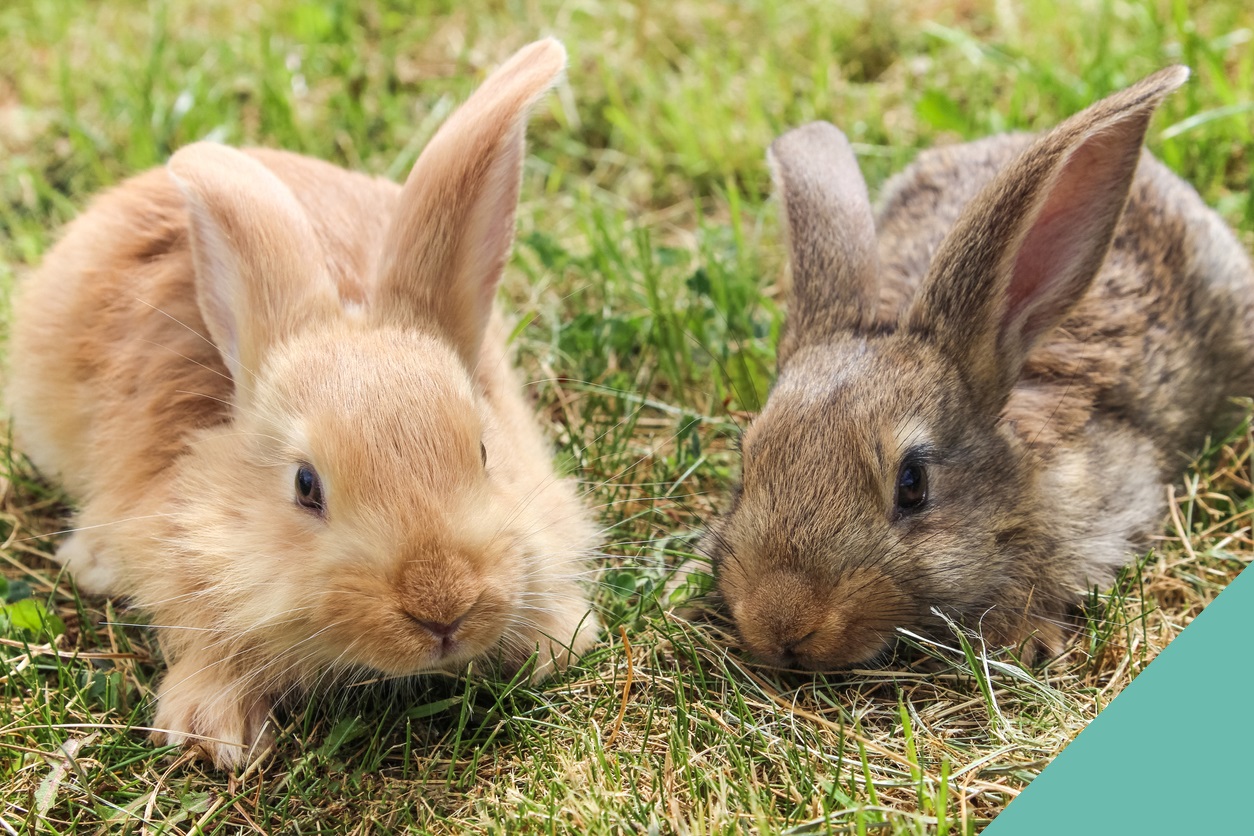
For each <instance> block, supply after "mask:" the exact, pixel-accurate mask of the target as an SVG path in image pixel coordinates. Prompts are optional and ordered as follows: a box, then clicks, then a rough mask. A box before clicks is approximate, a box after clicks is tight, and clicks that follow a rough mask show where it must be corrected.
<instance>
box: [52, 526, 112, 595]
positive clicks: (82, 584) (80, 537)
mask: <svg viewBox="0 0 1254 836" xmlns="http://www.w3.org/2000/svg"><path fill="white" fill-rule="evenodd" d="M55 560H56V561H57V563H60V564H61V565H62V566H64V567H65V568H66V569H67V570H68V571H69V572H70V574H71V575H72V576H73V577H74V583H75V584H76V585H77V586H78V588H79V589H81V590H83V591H85V592H91V593H95V594H98V595H108V594H109V591H110V589H112V587H113V582H114V570H113V566H112V565H111V564H110V561H109V560H108V559H107V558H106V557H105V551H104V549H103V547H102V545H101V543H100V540H99V538H98V537H95V536H93V532H91V531H86V530H82V529H80V530H79V531H76V532H74V533H73V534H71V535H70V536H69V537H67V538H66V539H65V540H63V541H62V542H61V546H60V547H59V548H58V549H57V553H56V556H55Z"/></svg>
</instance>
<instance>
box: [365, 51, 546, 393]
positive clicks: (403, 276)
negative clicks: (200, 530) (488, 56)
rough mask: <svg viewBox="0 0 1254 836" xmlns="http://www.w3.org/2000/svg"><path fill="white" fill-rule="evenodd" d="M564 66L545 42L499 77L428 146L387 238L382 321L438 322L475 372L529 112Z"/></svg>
mask: <svg viewBox="0 0 1254 836" xmlns="http://www.w3.org/2000/svg"><path fill="white" fill-rule="evenodd" d="M565 66H566V50H565V49H564V48H563V47H562V45H561V44H560V43H558V42H557V41H556V40H553V39H548V40H543V41H538V42H536V43H533V44H530V45H529V46H526V47H523V49H521V50H519V51H518V52H517V53H516V54H515V55H514V56H513V57H512V58H510V59H509V61H507V62H506V63H505V64H504V65H503V66H501V67H500V69H498V70H497V71H496V72H495V73H493V74H492V75H491V76H490V77H489V78H488V79H487V81H485V82H484V83H483V85H482V86H481V87H479V89H478V90H476V91H475V92H474V94H473V95H472V96H471V97H470V98H469V99H468V100H467V101H466V103H465V104H463V105H462V106H461V107H460V108H459V109H458V110H457V111H456V112H455V113H454V114H453V115H452V116H451V117H450V118H449V120H448V121H447V122H445V123H444V125H443V126H442V127H441V128H440V130H439V131H438V132H437V133H436V135H435V137H434V138H432V140H431V142H430V143H428V145H427V147H426V148H425V149H423V152H422V154H421V155H420V156H419V158H418V161H417V162H416V163H415V164H414V168H413V171H411V172H410V174H409V178H408V179H407V180H406V181H405V187H404V189H403V190H402V192H401V198H400V202H399V203H398V205H397V209H396V216H395V218H394V219H393V221H392V225H391V228H390V229H389V230H388V234H387V237H386V239H385V244H384V251H383V256H382V259H381V262H380V282H379V289H378V292H377V294H376V297H375V310H376V311H377V315H378V316H381V317H383V318H386V319H389V320H393V321H400V322H402V323H405V324H410V325H416V326H419V327H422V326H435V327H436V328H437V329H438V330H439V331H440V332H441V333H442V334H444V335H445V336H446V337H447V338H448V339H449V341H450V342H451V344H452V346H453V347H454V348H455V349H456V350H457V352H458V354H460V355H461V357H462V360H463V362H464V363H465V364H466V366H467V367H468V368H473V367H474V365H475V363H476V362H477V361H478V356H479V346H480V343H482V341H483V334H484V330H485V329H486V327H487V322H488V317H489V315H490V314H491V311H492V300H493V298H494V297H495V295H496V287H497V284H498V283H499V282H500V279H501V271H502V269H504V266H505V260H506V258H507V257H508V256H509V251H510V247H511V246H512V244H513V240H514V212H515V209H516V208H517V204H518V190H519V186H520V184H521V180H522V163H523V151H524V146H523V139H524V134H525V131H526V126H527V116H528V113H529V111H530V110H531V108H532V106H533V105H534V104H535V103H536V101H537V100H538V99H539V98H540V97H541V96H542V95H544V93H546V92H547V91H548V90H549V88H551V87H552V86H553V85H554V84H555V83H556V82H557V79H558V77H559V76H560V75H561V73H562V70H563V68H564V67H565Z"/></svg>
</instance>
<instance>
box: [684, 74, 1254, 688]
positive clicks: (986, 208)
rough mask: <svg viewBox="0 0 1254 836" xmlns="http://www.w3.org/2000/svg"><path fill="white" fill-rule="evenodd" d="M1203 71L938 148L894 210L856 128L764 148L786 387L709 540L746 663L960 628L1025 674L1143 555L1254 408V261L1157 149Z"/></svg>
mask: <svg viewBox="0 0 1254 836" xmlns="http://www.w3.org/2000/svg"><path fill="white" fill-rule="evenodd" d="M1187 77H1188V70H1187V68H1184V67H1173V68H1169V69H1165V70H1162V71H1160V72H1158V73H1156V74H1154V75H1151V76H1149V77H1148V78H1146V79H1144V80H1142V81H1141V82H1139V83H1137V84H1135V85H1133V86H1132V87H1130V88H1128V89H1126V90H1124V91H1122V92H1119V93H1116V94H1114V95H1112V96H1110V97H1109V98H1106V99H1104V100H1102V101H1100V102H1098V103H1096V104H1094V105H1092V106H1091V107H1089V108H1088V109H1086V110H1084V111H1083V112H1081V113H1079V114H1078V115H1076V116H1073V117H1072V118H1070V119H1068V120H1066V121H1064V122H1063V123H1062V124H1060V125H1059V126H1058V127H1056V128H1055V129H1053V130H1051V131H1049V132H1047V133H1044V134H1043V135H1040V136H1030V135H1000V136H994V137H992V138H986V139H983V140H980V141H976V142H972V143H970V144H962V145H956V146H952V147H941V148H937V149H934V150H930V151H926V152H924V153H922V154H920V155H919V157H918V158H917V159H916V160H915V162H914V163H913V164H911V165H910V166H909V167H908V168H907V169H906V170H904V171H903V172H901V173H900V174H898V175H896V176H895V177H893V178H891V179H890V180H889V181H888V182H887V183H886V184H885V186H884V189H883V193H882V195H881V202H880V206H879V208H878V211H877V212H876V213H874V214H873V212H872V209H871V206H870V203H869V200H868V197H867V189H866V185H865V183H864V181H863V179H862V176H861V174H860V173H859V170H858V167H857V163H856V161H855V159H854V155H853V152H852V150H851V148H850V145H849V143H848V141H847V140H846V139H845V137H844V135H843V134H842V133H841V132H840V131H839V130H838V129H837V128H835V127H834V126H832V125H830V124H827V123H822V122H816V123H812V124H808V125H806V126H803V127H800V128H797V129H795V130H792V131H790V132H789V133H786V134H784V135H783V136H781V137H780V138H778V139H777V140H776V141H775V142H774V143H772V145H771V148H770V150H769V152H768V164H769V168H770V170H771V173H772V178H773V182H774V184H775V188H776V191H777V194H778V197H779V202H780V204H781V218H782V226H783V227H784V228H785V230H786V237H787V239H788V251H789V259H790V265H791V275H792V284H791V289H792V297H791V300H790V303H789V311H788V321H787V324H786V329H785V332H784V334H783V336H782V337H781V340H780V344H779V350H778V358H779V373H778V376H777V380H776V382H775V384H774V385H773V387H772V390H771V392H770V394H769V396H768V398H767V402H766V404H765V405H764V407H763V409H762V411H761V413H760V414H759V415H757V416H756V418H755V419H754V420H753V421H752V422H751V423H750V425H749V426H748V428H747V429H746V431H745V432H744V434H743V437H742V438H741V476H740V482H739V485H738V486H737V487H736V489H735V490H734V492H733V495H732V497H731V499H730V505H729V507H728V508H727V510H725V512H724V513H723V515H722V516H721V517H720V518H718V519H717V520H715V521H714V522H713V524H712V525H711V526H710V527H709V530H708V531H707V533H706V534H705V535H704V537H703V539H702V544H701V548H702V549H703V550H704V551H705V552H706V553H707V554H708V555H709V556H710V558H711V562H712V564H713V568H714V575H715V589H716V594H717V598H718V599H719V600H721V603H722V606H723V609H724V611H725V612H727V613H728V615H729V616H730V618H731V619H732V620H733V622H734V624H735V627H736V630H737V632H738V634H739V637H740V639H741V641H742V644H743V647H744V648H745V649H746V650H747V651H748V652H749V653H750V655H751V656H753V657H755V658H756V659H757V660H759V661H762V662H764V663H767V664H770V665H774V666H779V667H786V668H800V669H810V670H839V669H842V668H848V667H851V666H856V665H863V664H877V663H880V664H882V663H883V662H884V661H885V660H886V659H887V658H888V657H889V656H890V654H891V651H892V649H893V647H894V645H895V639H896V637H897V636H898V635H899V632H898V631H900V630H907V631H912V632H915V633H916V634H918V635H923V636H932V637H937V636H941V635H944V633H945V632H946V631H947V630H948V629H951V627H950V625H951V624H954V623H957V624H960V625H962V626H963V628H964V629H968V630H971V631H978V632H979V633H980V634H981V635H982V636H983V641H984V642H986V643H987V644H988V645H990V646H998V647H1010V648H1014V649H1016V650H1017V652H1018V654H1019V658H1020V660H1021V661H1023V662H1024V663H1025V664H1033V663H1035V662H1038V661H1040V660H1041V659H1043V658H1047V657H1052V656H1054V655H1056V654H1058V653H1060V652H1061V651H1062V650H1063V649H1064V647H1065V642H1066V639H1067V637H1068V636H1069V634H1070V633H1071V632H1073V626H1074V624H1075V622H1076V618H1075V617H1076V614H1077V611H1078V609H1079V607H1080V605H1082V603H1083V601H1084V599H1085V596H1086V595H1087V594H1089V593H1091V591H1092V589H1093V588H1094V587H1097V586H1101V585H1109V584H1110V583H1111V582H1112V581H1113V579H1114V577H1115V574H1116V572H1117V570H1118V569H1119V568H1120V567H1121V566H1123V565H1124V564H1126V563H1127V562H1129V560H1130V559H1131V558H1132V557H1133V556H1134V555H1135V554H1136V553H1137V552H1140V553H1143V552H1144V550H1145V549H1146V548H1147V547H1148V542H1147V541H1148V537H1149V536H1150V535H1151V534H1153V533H1154V531H1155V529H1156V528H1157V527H1158V526H1159V525H1161V520H1162V518H1163V515H1164V513H1165V495H1166V493H1167V491H1166V488H1167V486H1168V485H1169V484H1170V483H1171V482H1172V481H1173V480H1175V479H1177V478H1178V477H1179V475H1180V474H1181V472H1182V471H1183V469H1184V467H1185V465H1186V464H1187V461H1188V459H1187V458H1186V457H1185V455H1184V453H1185V452H1186V451H1191V450H1196V449H1197V448H1198V447H1199V445H1201V444H1202V443H1203V442H1204V440H1205V438H1206V437H1207V434H1208V432H1212V431H1230V430H1231V429H1232V427H1233V426H1234V424H1235V423H1236V422H1237V421H1239V420H1240V418H1241V416H1242V410H1241V409H1240V407H1239V406H1238V405H1237V404H1236V403H1235V402H1234V400H1233V399H1234V398H1237V397H1243V396H1250V395H1252V394H1254V269H1252V268H1251V263H1250V259H1249V257H1248V256H1247V254H1246V253H1245V252H1244V251H1243V249H1242V247H1241V245H1240V244H1239V243H1238V241H1237V239H1236V238H1235V237H1234V235H1233V234H1232V232H1231V231H1230V230H1229V229H1228V228H1227V227H1226V226H1225V225H1224V223H1223V222H1222V221H1221V219H1220V218H1219V216H1218V215H1217V214H1215V213H1214V212H1212V211H1211V210H1210V209H1208V208H1207V207H1206V206H1205V205H1204V204H1203V202H1202V200H1201V199H1200V198H1199V196H1198V195H1197V193H1196V192H1195V191H1194V190H1193V189H1192V188H1191V187H1190V186H1188V185H1187V184H1185V183H1184V182H1183V181H1182V180H1180V179H1178V178H1177V177H1176V176H1175V175H1173V174H1172V173H1171V172H1170V171H1169V170H1168V169H1167V168H1166V167H1165V166H1163V165H1162V164H1161V163H1159V162H1158V161H1157V160H1155V159H1154V158H1153V157H1151V156H1150V154H1149V153H1148V152H1146V151H1142V142H1143V140H1144V136H1145V132H1146V129H1147V126H1148V123H1149V120H1150V118H1151V116H1152V114H1153V112H1154V110H1155V108H1156V107H1157V106H1158V105H1159V103H1160V102H1161V101H1162V100H1163V98H1164V97H1165V96H1166V95H1167V94H1168V93H1170V92H1171V91H1172V90H1174V89H1176V88H1177V87H1179V86H1180V85H1181V84H1183V83H1184V81H1185V80H1186V79H1187ZM1125 204H1126V208H1125Z"/></svg>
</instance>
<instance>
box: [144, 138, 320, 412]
mask: <svg viewBox="0 0 1254 836" xmlns="http://www.w3.org/2000/svg"><path fill="white" fill-rule="evenodd" d="M168 170H169V172H170V174H171V176H172V178H173V179H174V181H175V183H176V184H177V185H178V187H179V189H180V190H181V191H182V192H183V195H184V197H185V198H186V200H187V207H188V216H189V223H190V230H191V246H192V258H193V262H194V264H195V269H196V302H197V304H198V305H199V307H200V312H201V315H202V316H203V317H204V319H205V325H206V326H207V327H208V329H209V337H210V339H212V340H213V343H214V345H216V346H217V347H218V350H219V351H220V352H221V353H222V357H223V359H225V360H226V365H227V369H228V370H229V371H230V373H231V377H232V379H233V380H234V381H235V384H236V387H237V390H238V391H237V399H241V400H247V398H248V397H249V395H250V394H251V392H252V390H253V383H254V375H255V373H256V371H257V368H258V365H259V364H260V362H261V360H262V359H263V358H264V356H265V353H266V351H267V349H268V348H269V347H270V346H271V345H273V344H275V343H277V342H279V341H281V340H283V339H285V338H286V337H288V336H289V335H290V334H291V333H292V332H293V331H295V330H296V329H297V328H298V327H300V326H301V325H302V324H304V323H306V322H308V321H309V320H310V319H311V318H313V317H326V316H330V315H332V314H333V312H334V311H336V310H337V309H338V308H339V298H338V295H337V293H336V290H335V285H334V283H333V282H332V281H331V279H330V278H329V277H328V276H327V274H326V271H325V269H324V268H323V266H322V258H321V257H320V255H319V253H320V246H319V244H318V240H317V238H316V236H315V235H314V231H313V228H312V226H311V225H310V222H309V219H308V217H307V216H306V215H305V212H304V210H303V209H302V208H301V206H300V204H299V203H298V202H297V200H296V198H295V196H294V195H293V194H292V192H291V190H289V189H288V188H287V186H285V185H284V184H283V183H282V181H280V180H279V178H278V177H276V176H275V175H274V174H273V173H272V172H271V171H270V170H269V169H268V168H266V167H265V166H264V165H262V164H261V163H260V162H258V161H257V160H255V159H253V158H252V157H249V156H248V155H246V154H243V153H241V152H239V151H236V150H234V149H232V148H228V147H226V146H224V145H218V144H216V143H212V142H198V143H195V144H192V145H188V146H186V147H184V148H182V149H180V150H179V151H178V152H177V153H176V154H175V155H174V156H173V157H171V158H170V162H169V167H168Z"/></svg>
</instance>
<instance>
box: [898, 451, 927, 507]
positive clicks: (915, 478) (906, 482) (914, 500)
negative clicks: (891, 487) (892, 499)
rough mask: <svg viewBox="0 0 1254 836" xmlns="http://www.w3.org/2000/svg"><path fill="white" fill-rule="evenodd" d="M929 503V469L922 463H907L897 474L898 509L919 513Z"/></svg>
mask: <svg viewBox="0 0 1254 836" xmlns="http://www.w3.org/2000/svg"><path fill="white" fill-rule="evenodd" d="M926 502H927V468H926V467H924V466H923V464H922V463H921V462H916V461H906V462H905V463H904V464H903V465H902V466H901V470H900V471H899V472H898V473H897V508H898V510H900V511H904V512H910V511H917V510H919V509H920V508H922V507H923V504H924V503H926Z"/></svg>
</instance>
